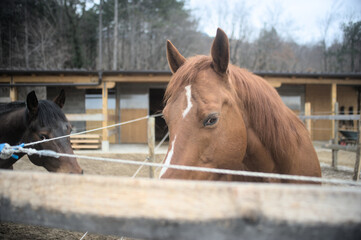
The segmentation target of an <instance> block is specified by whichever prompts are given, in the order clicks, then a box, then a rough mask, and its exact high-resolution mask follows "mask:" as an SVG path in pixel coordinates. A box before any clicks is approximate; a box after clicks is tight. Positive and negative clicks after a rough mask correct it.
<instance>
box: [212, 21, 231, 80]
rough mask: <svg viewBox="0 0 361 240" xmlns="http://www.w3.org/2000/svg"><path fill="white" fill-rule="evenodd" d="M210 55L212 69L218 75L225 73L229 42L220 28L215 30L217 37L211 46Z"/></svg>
mask: <svg viewBox="0 0 361 240" xmlns="http://www.w3.org/2000/svg"><path fill="white" fill-rule="evenodd" d="M211 55H212V60H213V67H214V69H215V70H216V71H217V72H219V73H222V74H223V73H226V71H227V69H228V63H229V42H228V37H227V35H226V34H225V33H224V32H223V30H222V29H220V28H218V29H217V35H216V38H215V39H214V41H213V44H212V49H211Z"/></svg>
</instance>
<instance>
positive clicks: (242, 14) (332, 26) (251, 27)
mask: <svg viewBox="0 0 361 240" xmlns="http://www.w3.org/2000/svg"><path fill="white" fill-rule="evenodd" d="M186 7H187V8H188V9H190V10H191V12H192V15H193V16H194V17H195V18H196V19H198V21H199V29H198V30H199V31H202V32H204V33H206V34H208V35H209V36H214V35H215V33H216V30H217V27H221V28H222V29H223V30H224V31H225V32H226V33H227V35H228V36H230V35H232V33H233V34H234V36H236V37H242V36H243V37H247V39H248V40H252V39H255V38H257V37H258V35H259V31H260V29H262V28H263V27H264V26H266V27H271V26H275V28H276V30H277V32H278V33H279V34H280V35H281V36H282V37H284V38H288V39H290V38H292V39H293V40H294V41H296V42H297V43H299V44H307V43H311V44H312V43H316V42H318V41H320V40H321V39H323V38H324V37H323V36H326V40H327V44H328V45H330V44H331V43H332V42H333V41H334V40H335V39H338V40H341V39H342V31H341V28H340V24H341V23H343V22H349V21H350V20H354V21H356V20H361V0H186ZM235 19H236V20H235ZM328 20H330V21H328ZM235 22H238V23H243V25H242V26H244V27H243V28H242V29H244V31H243V34H240V33H239V32H240V31H237V30H235V31H232V29H240V28H239V27H233V28H232V26H240V25H239V24H238V25H235V24H234V23H235ZM327 22H329V24H326V23H327ZM327 26H329V27H328V28H327ZM326 29H327V31H325V30H326Z"/></svg>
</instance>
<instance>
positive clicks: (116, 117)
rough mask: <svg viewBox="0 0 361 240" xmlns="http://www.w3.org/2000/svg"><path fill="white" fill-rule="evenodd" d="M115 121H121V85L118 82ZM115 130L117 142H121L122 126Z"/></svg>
mask: <svg viewBox="0 0 361 240" xmlns="http://www.w3.org/2000/svg"><path fill="white" fill-rule="evenodd" d="M115 121H116V123H120V85H119V83H116V87H115ZM115 130H116V132H115V142H116V143H121V141H120V127H117V128H116V129H115Z"/></svg>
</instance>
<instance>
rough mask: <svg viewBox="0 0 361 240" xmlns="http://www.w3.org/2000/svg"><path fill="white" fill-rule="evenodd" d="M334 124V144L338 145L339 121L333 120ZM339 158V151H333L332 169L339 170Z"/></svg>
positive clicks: (335, 109)
mask: <svg viewBox="0 0 361 240" xmlns="http://www.w3.org/2000/svg"><path fill="white" fill-rule="evenodd" d="M333 114H334V115H338V102H335V105H334V111H333ZM332 121H333V122H334V124H333V125H334V126H333V127H334V129H333V144H338V120H332ZM337 156H338V150H337V149H332V167H333V168H337Z"/></svg>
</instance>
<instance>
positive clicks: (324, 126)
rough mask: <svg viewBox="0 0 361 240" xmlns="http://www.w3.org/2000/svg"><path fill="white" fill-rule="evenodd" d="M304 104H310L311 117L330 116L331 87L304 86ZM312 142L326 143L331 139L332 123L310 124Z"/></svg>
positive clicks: (318, 121) (317, 122) (316, 122)
mask: <svg viewBox="0 0 361 240" xmlns="http://www.w3.org/2000/svg"><path fill="white" fill-rule="evenodd" d="M306 102H310V103H311V114H312V115H331V85H321V84H319V85H317V84H314V85H306ZM311 127H312V134H311V137H312V140H318V141H328V140H330V139H331V138H332V130H331V128H332V122H331V121H330V120H317V121H312V122H311Z"/></svg>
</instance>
